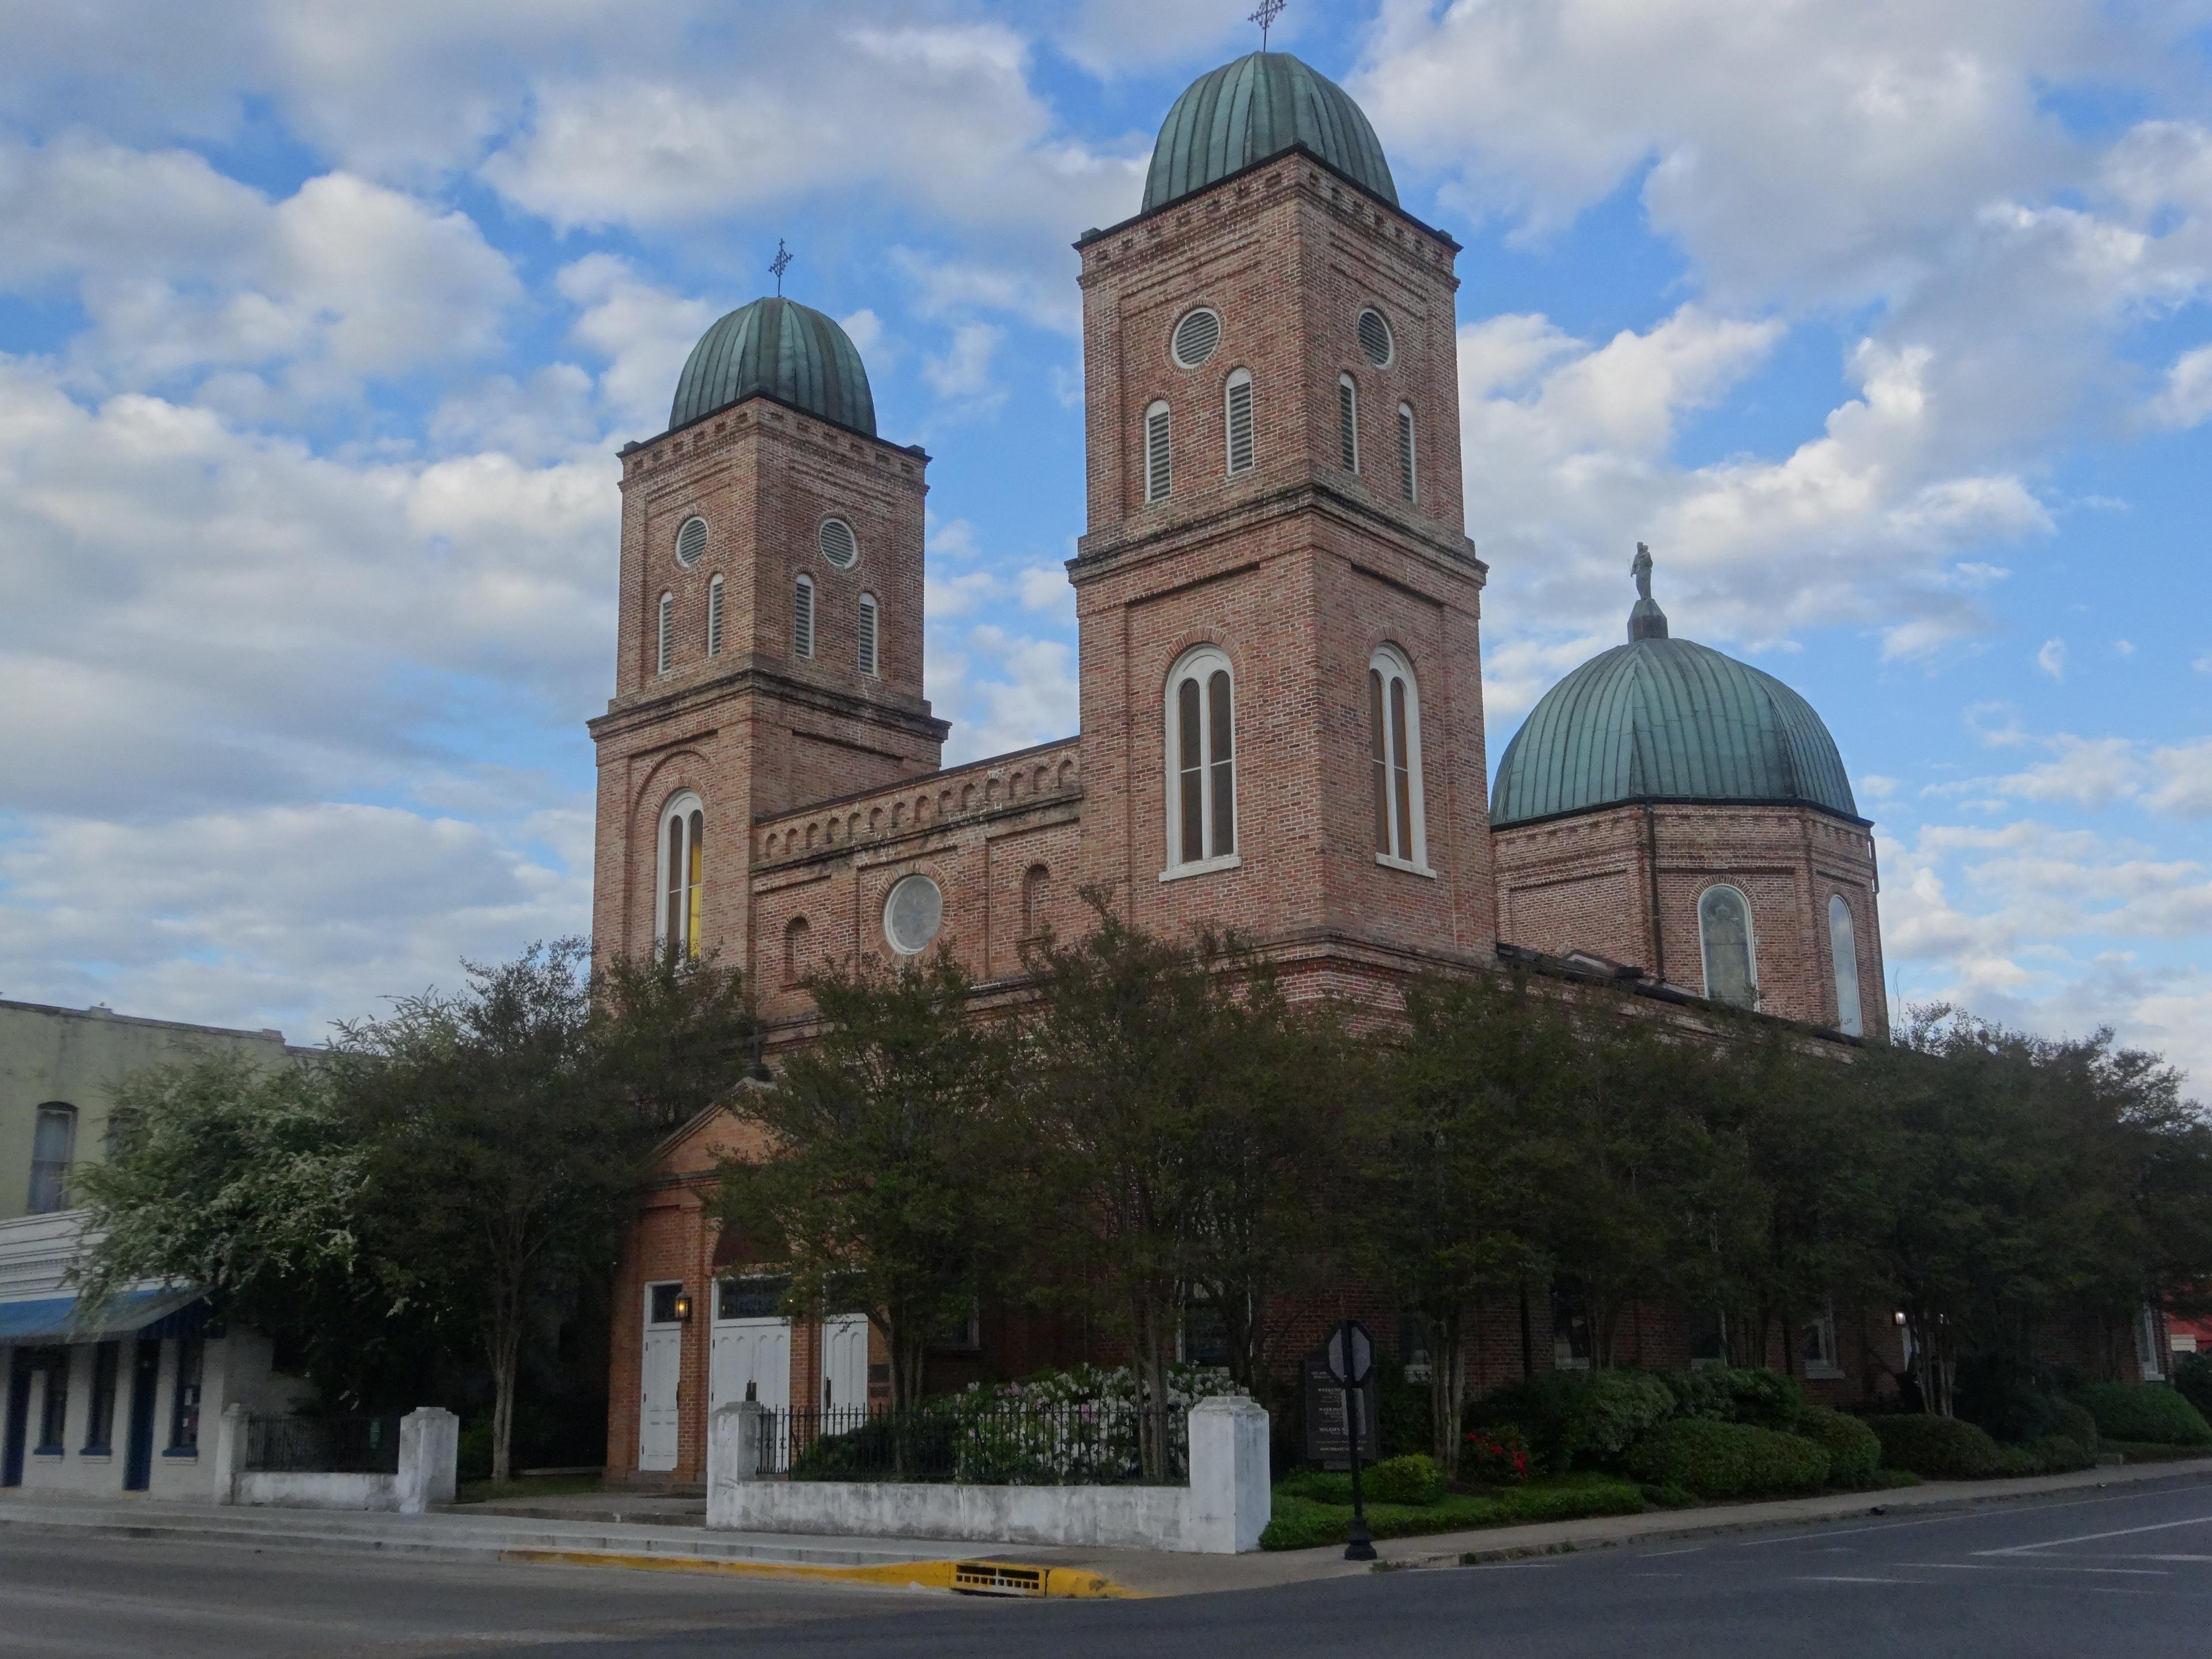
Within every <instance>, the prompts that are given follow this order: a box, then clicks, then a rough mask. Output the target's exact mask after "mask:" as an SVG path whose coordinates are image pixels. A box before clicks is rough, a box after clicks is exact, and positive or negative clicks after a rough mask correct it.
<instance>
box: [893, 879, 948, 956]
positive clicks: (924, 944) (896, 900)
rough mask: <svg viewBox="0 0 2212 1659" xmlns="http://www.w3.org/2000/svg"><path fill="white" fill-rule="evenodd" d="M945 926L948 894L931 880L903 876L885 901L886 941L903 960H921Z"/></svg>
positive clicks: (894, 883) (895, 883) (896, 882)
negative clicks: (938, 932) (919, 957)
mask: <svg viewBox="0 0 2212 1659" xmlns="http://www.w3.org/2000/svg"><path fill="white" fill-rule="evenodd" d="M944 922H945V893H944V890H943V889H941V888H939V886H938V884H936V883H935V882H933V881H932V880H931V879H930V878H928V877H927V876H902V877H900V878H899V879H898V880H896V881H895V882H893V883H892V884H891V890H890V892H889V893H888V894H886V895H885V896H884V939H885V940H887V941H888V942H889V943H890V947H891V949H892V950H894V951H897V952H898V953H899V954H900V955H901V956H902V957H915V956H920V955H921V953H922V952H923V951H927V949H928V948H929V943H930V941H931V940H932V939H935V938H936V937H937V930H938V929H939V927H942V926H943V925H944Z"/></svg>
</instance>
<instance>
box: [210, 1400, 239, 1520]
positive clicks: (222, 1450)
mask: <svg viewBox="0 0 2212 1659" xmlns="http://www.w3.org/2000/svg"><path fill="white" fill-rule="evenodd" d="M245 1473H246V1407H245V1406H244V1405H243V1404H240V1403H237V1402H233V1403H232V1404H230V1405H228V1406H225V1407H223V1408H222V1419H221V1421H219V1422H218V1423H217V1424H216V1431H215V1476H214V1478H215V1501H216V1503H218V1504H235V1503H236V1502H238V1478H239V1476H240V1475H241V1474H245Z"/></svg>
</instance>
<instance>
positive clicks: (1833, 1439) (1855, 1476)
mask: <svg viewBox="0 0 2212 1659" xmlns="http://www.w3.org/2000/svg"><path fill="white" fill-rule="evenodd" d="M1797 1432H1798V1433H1799V1434H1802V1435H1803V1436H1804V1437H1806V1438H1807V1439H1808V1440H1809V1441H1811V1442H1812V1443H1814V1445H1816V1446H1818V1447H1820V1449H1821V1450H1822V1451H1825V1452H1826V1453H1827V1454H1828V1483H1829V1485H1831V1486H1864V1485H1866V1483H1867V1482H1868V1481H1869V1480H1873V1479H1874V1472H1875V1470H1876V1469H1877V1468H1881V1441H1880V1440H1879V1439H1877V1438H1876V1437H1875V1431H1873V1430H1872V1429H1870V1428H1869V1427H1867V1425H1865V1424H1863V1423H1862V1422H1860V1421H1859V1420H1858V1419H1857V1418H1856V1417H1847V1416H1845V1415H1844V1413H1841V1412H1838V1411H1831V1410H1829V1409H1828V1408H1827V1407H1826V1406H1808V1407H1805V1409H1804V1411H1803V1412H1802V1413H1801V1414H1800V1415H1799V1417H1798V1419H1797Z"/></svg>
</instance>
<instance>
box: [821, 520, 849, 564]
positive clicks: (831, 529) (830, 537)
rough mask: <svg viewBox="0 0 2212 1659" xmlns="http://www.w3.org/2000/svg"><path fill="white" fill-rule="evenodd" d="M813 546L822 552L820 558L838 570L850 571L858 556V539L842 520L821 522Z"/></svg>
mask: <svg viewBox="0 0 2212 1659" xmlns="http://www.w3.org/2000/svg"><path fill="white" fill-rule="evenodd" d="M814 544H815V545H816V546H817V547H818V548H820V549H821V550H822V556H823V558H825V559H827V560H829V562H830V563H831V564H833V565H835V566H836V567H837V568H838V569H840V570H850V569H851V568H853V565H854V561H856V560H857V559H859V558H860V538H859V537H858V536H855V535H854V533H853V526H851V525H849V524H848V523H846V522H845V520H842V519H824V520H823V521H822V528H821V529H820V531H818V532H817V533H816V535H815V538H814Z"/></svg>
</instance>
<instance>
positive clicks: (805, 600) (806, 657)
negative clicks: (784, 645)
mask: <svg viewBox="0 0 2212 1659" xmlns="http://www.w3.org/2000/svg"><path fill="white" fill-rule="evenodd" d="M821 621H822V601H821V598H820V596H819V595H818V594H817V593H816V592H815V591H814V578H813V577H811V576H810V575H807V574H805V572H803V571H802V572H801V573H800V574H799V576H798V578H797V579H796V580H794V581H793V583H792V585H791V654H792V655H793V656H794V657H797V658H799V659H800V660H801V661H805V662H811V661H812V660H813V659H814V647H815V644H816V640H815V637H814V636H815V634H816V633H817V630H818V629H819V628H820V625H821Z"/></svg>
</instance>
